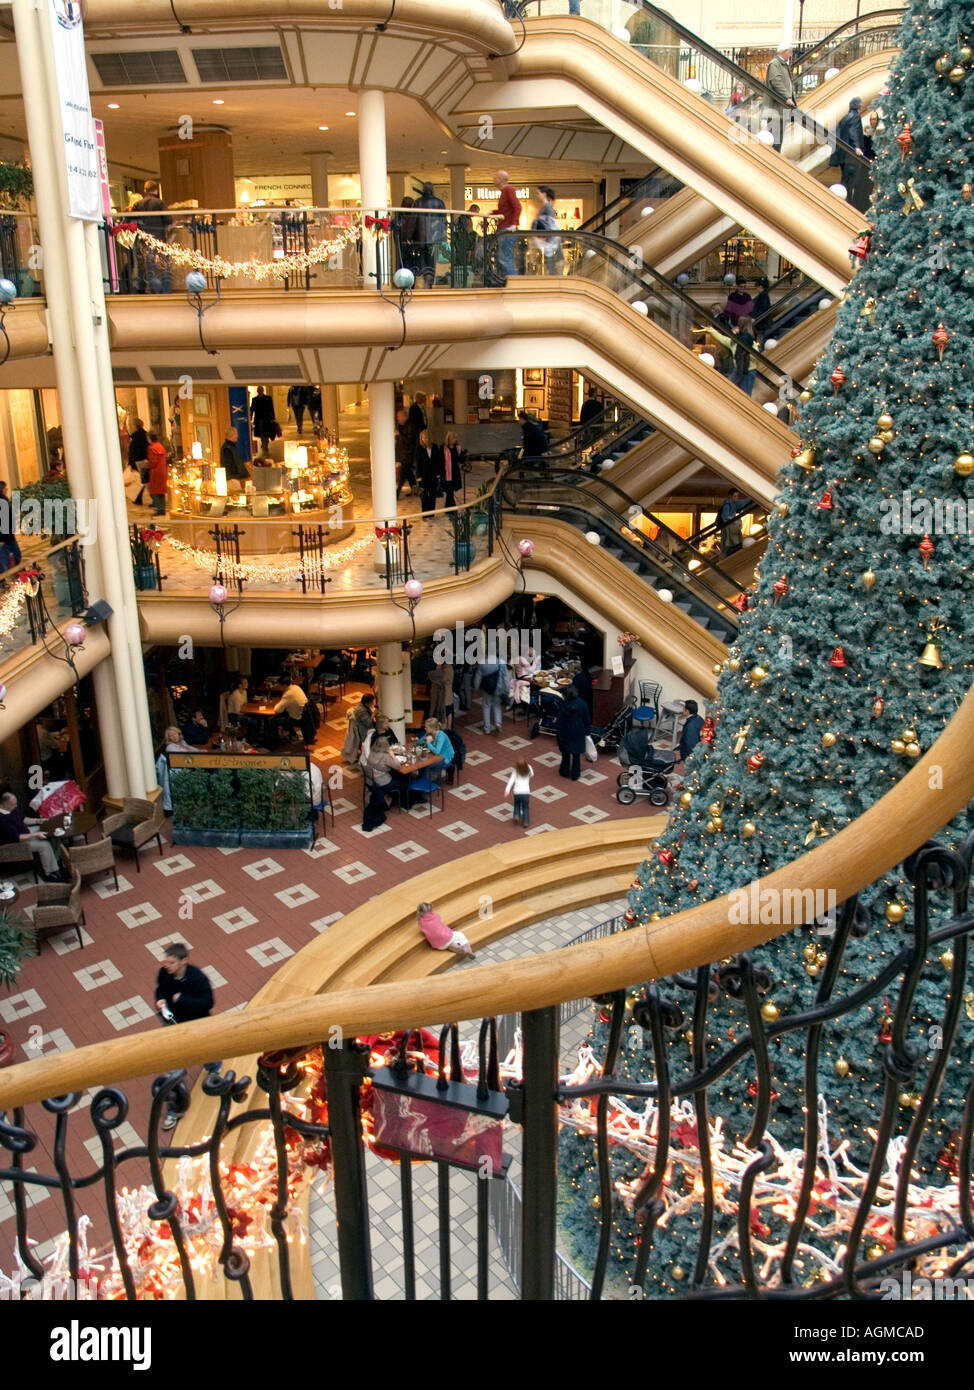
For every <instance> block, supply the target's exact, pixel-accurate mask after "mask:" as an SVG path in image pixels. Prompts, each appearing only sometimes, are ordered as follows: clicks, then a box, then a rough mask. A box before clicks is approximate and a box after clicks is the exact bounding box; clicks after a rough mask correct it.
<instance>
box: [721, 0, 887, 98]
mask: <svg viewBox="0 0 974 1390" xmlns="http://www.w3.org/2000/svg"><path fill="white" fill-rule="evenodd" d="M905 13H906V11H905V10H904V9H903V8H902V7H901V8H897V9H888V10H872V11H871V12H870V13H869V14H864V15H857V16H856V18H855V19H849V20H846V22H845V23H844V24H840V25H839V26H838V28H836V29H833V30H832V32H831V33H830V34H826V36H825V38H824V39H817V40H816V41H815V42H814V43H812V44H802V43H801V42H798V43H796V44H795V54H794V59H793V64H792V66H793V70H794V72H795V74H796V82H797V84H798V85H800V87H801V90H802V93H803V94H807V93H808V92H812V91H817V90H820V89H821V88H822V87H824V86H825V85H826V84H827V83H828V82H829V81H830V80H834V79H831V78H829V76H828V74H829V73H830V72H833V71H834V69H836V68H838V69H840V71H842V70H844V69H846V68H848V67H849V66H850V65H851V64H853V63H857V62H859V61H860V59H862V58H870V57H872V56H873V55H875V54H877V53H883V54H888V53H890V52H891V51H893V50H895V49H897V48H899V42H900V39H899V35H900V26H901V24H902V23H903V16H904V14H905ZM738 61H740V59H739V60H738ZM743 66H747V64H746V62H745V63H744V64H743Z"/></svg>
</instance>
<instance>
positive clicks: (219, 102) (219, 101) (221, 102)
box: [213, 97, 226, 106]
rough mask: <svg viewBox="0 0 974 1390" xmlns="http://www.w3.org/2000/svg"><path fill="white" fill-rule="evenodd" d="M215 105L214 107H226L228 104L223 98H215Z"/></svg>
mask: <svg viewBox="0 0 974 1390" xmlns="http://www.w3.org/2000/svg"><path fill="white" fill-rule="evenodd" d="M213 105H214V106H225V105H226V102H225V101H224V100H223V98H222V97H214V98H213Z"/></svg>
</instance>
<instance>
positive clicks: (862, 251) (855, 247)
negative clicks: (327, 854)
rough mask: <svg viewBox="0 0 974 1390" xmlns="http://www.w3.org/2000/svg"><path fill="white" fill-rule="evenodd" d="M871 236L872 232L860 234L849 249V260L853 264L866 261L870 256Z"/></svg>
mask: <svg viewBox="0 0 974 1390" xmlns="http://www.w3.org/2000/svg"><path fill="white" fill-rule="evenodd" d="M871 235H872V233H871V232H860V233H859V235H858V236H857V237H856V239H855V241H854V242H853V243H852V245H851V246H850V247H849V258H850V260H851V261H852V262H853V263H855V262H856V261H864V260H865V259H866V257H867V256H868V255H869V238H870V236H871Z"/></svg>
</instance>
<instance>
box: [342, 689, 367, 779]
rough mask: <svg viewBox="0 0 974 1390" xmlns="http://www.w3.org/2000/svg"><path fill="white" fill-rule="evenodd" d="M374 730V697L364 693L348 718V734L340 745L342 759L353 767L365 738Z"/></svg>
mask: <svg viewBox="0 0 974 1390" xmlns="http://www.w3.org/2000/svg"><path fill="white" fill-rule="evenodd" d="M374 728H375V696H374V695H372V694H371V693H368V692H367V693H366V694H365V695H363V696H362V699H361V700H360V701H359V703H358V704H357V705H356V706H355V708H354V709H353V710H352V712H351V714H350V715H349V716H348V733H347V734H346V735H345V742H344V743H343V744H342V757H343V758H344V759H345V761H346V762H347V763H348V764H350V765H352V766H354V764H356V763H357V762H358V760H359V754H360V753H361V751H362V744H363V743H364V742H365V739H366V736H367V735H368V734H369V733H370V732H371V731H372V730H373V729H374Z"/></svg>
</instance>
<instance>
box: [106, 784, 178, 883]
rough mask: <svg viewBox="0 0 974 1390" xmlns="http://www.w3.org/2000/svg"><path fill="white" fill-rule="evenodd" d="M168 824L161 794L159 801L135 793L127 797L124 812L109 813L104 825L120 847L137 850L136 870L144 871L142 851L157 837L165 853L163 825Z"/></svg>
mask: <svg viewBox="0 0 974 1390" xmlns="http://www.w3.org/2000/svg"><path fill="white" fill-rule="evenodd" d="M165 823H166V816H165V812H164V811H163V809H162V798H161V797H159V798H158V799H157V800H156V801H143V800H142V799H141V798H140V797H135V796H133V797H126V798H125V801H124V802H123V803H122V809H121V811H118V812H117V813H116V814H115V815H114V816H106V817H105V819H104V820H103V821H102V823H101V825H102V830H103V831H104V832H105V834H106V835H107V836H108V837H109V838H110V839H111V842H112V844H113V845H114V846H115V848H116V849H119V848H121V847H122V846H127V847H128V848H129V849H131V850H133V851H134V853H135V868H136V872H137V873H141V872H142V866H141V864H140V863H139V850H140V849H141V848H142V846H143V845H146V844H148V843H149V841H150V840H155V842H156V844H157V845H158V846H159V853H160V854H162V828H163V826H164V825H165Z"/></svg>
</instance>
